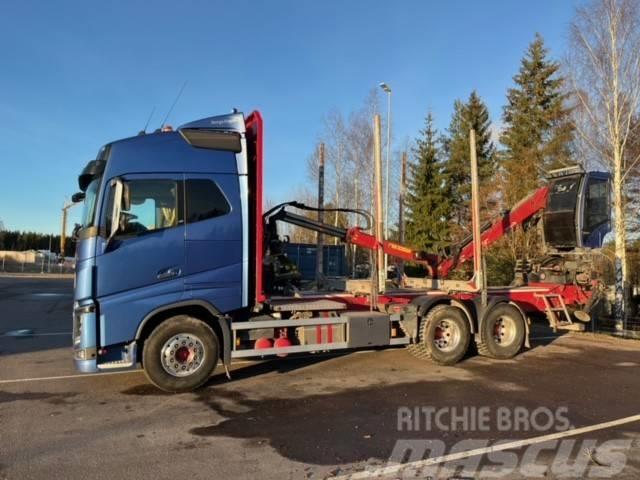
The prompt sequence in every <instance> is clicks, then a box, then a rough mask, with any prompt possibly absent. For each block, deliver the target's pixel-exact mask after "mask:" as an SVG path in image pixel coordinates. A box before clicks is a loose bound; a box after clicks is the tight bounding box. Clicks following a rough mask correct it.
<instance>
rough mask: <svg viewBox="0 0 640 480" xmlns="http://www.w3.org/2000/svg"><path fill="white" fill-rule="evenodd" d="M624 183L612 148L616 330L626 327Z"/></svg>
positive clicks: (616, 154) (617, 155) (618, 161)
mask: <svg viewBox="0 0 640 480" xmlns="http://www.w3.org/2000/svg"><path fill="white" fill-rule="evenodd" d="M623 192H624V185H623V184H622V158H621V155H620V151H619V149H617V148H616V149H614V168H613V205H614V209H615V223H614V231H615V245H616V248H615V276H616V279H615V312H614V317H615V322H616V330H623V329H626V326H627V325H626V315H625V296H626V288H625V281H626V279H627V251H626V240H627V239H626V229H625V221H624V220H625V218H624V194H623Z"/></svg>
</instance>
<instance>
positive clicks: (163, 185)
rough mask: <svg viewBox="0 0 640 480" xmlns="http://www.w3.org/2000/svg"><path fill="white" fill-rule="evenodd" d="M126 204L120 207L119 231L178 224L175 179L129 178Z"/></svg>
mask: <svg viewBox="0 0 640 480" xmlns="http://www.w3.org/2000/svg"><path fill="white" fill-rule="evenodd" d="M126 187H127V188H128V190H129V208H128V209H127V210H125V209H124V207H123V209H122V214H121V217H120V232H119V234H118V235H139V234H142V233H146V232H152V231H154V230H159V229H163V228H171V227H175V226H176V225H178V223H179V222H180V219H179V217H180V215H179V210H178V182H176V181H174V180H131V181H128V182H127V183H126Z"/></svg>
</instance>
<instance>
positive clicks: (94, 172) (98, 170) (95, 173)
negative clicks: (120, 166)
mask: <svg viewBox="0 0 640 480" xmlns="http://www.w3.org/2000/svg"><path fill="white" fill-rule="evenodd" d="M106 165H107V162H106V161H105V160H91V161H89V163H87V166H86V167H84V169H83V170H82V173H81V174H80V175H79V176H78V187H80V190H81V191H83V192H84V191H85V190H86V189H87V187H88V186H89V184H90V183H91V181H92V180H93V179H94V178H96V177H99V176H100V175H102V172H104V168H105V166H106Z"/></svg>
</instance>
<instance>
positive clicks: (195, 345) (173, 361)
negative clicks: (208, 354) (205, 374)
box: [160, 333, 205, 377]
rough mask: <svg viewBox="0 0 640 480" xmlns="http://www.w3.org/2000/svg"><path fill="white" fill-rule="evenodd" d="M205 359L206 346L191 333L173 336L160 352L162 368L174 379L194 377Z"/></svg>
mask: <svg viewBox="0 0 640 480" xmlns="http://www.w3.org/2000/svg"><path fill="white" fill-rule="evenodd" d="M204 359H205V351H204V344H203V343H202V340H200V339H199V338H198V337H196V336H195V335H193V334H191V333H179V334H178V335H174V336H172V337H171V338H170V339H169V340H167V341H166V342H165V343H164V345H163V346H162V349H161V350H160V360H161V363H162V367H163V368H164V370H165V371H166V372H167V373H168V374H169V375H172V376H174V377H186V376H189V375H193V374H194V373H195V372H196V371H197V370H198V369H199V368H200V367H201V366H202V364H203V363H204Z"/></svg>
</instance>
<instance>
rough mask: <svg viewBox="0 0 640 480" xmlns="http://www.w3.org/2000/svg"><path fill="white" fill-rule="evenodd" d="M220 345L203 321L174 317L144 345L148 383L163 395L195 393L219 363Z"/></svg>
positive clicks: (144, 365)
mask: <svg viewBox="0 0 640 480" xmlns="http://www.w3.org/2000/svg"><path fill="white" fill-rule="evenodd" d="M219 352H220V343H219V341H218V337H217V335H216V334H215V332H214V331H213V330H212V329H211V327H210V326H209V325H207V324H206V323H205V322H203V321H201V320H198V319H197V318H193V317H190V316H188V315H176V316H175V317H171V318H168V319H167V320H165V321H164V322H162V323H161V324H160V325H158V326H157V327H156V328H155V329H154V330H153V331H152V332H151V335H149V337H148V338H147V340H146V341H145V342H144V348H143V350H142V366H143V368H144V373H145V375H146V376H147V378H148V379H149V381H150V382H151V383H153V384H154V385H155V386H156V387H158V388H159V389H161V390H164V391H166V392H172V393H179V392H190V391H192V390H195V389H196V388H198V387H199V386H201V385H202V384H203V383H205V382H206V381H207V379H208V378H209V377H210V376H211V373H213V371H214V370H215V368H216V365H217V364H218V358H219V356H220V355H219Z"/></svg>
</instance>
